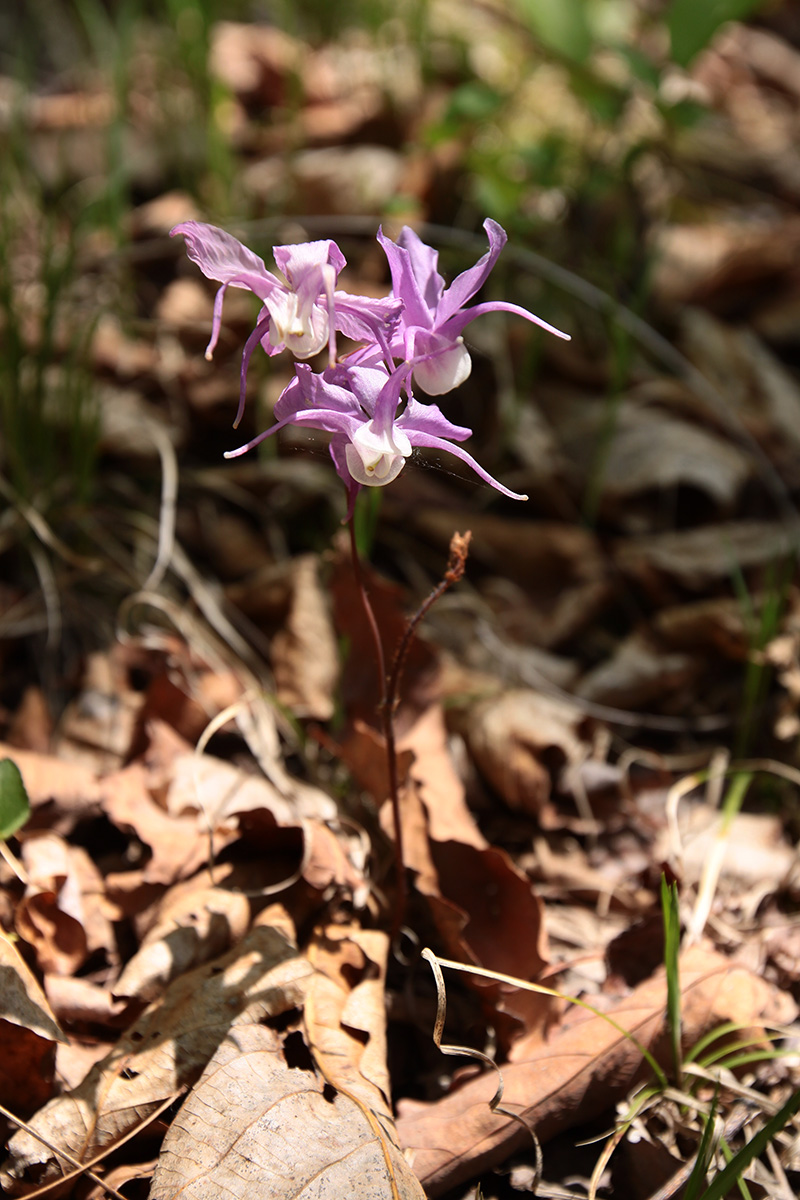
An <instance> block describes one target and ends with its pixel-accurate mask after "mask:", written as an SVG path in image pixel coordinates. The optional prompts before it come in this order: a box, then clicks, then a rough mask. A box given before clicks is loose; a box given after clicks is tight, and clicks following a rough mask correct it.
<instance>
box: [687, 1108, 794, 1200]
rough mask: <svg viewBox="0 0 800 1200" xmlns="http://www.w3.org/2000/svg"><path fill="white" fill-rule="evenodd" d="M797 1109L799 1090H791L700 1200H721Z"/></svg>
mask: <svg viewBox="0 0 800 1200" xmlns="http://www.w3.org/2000/svg"><path fill="white" fill-rule="evenodd" d="M798 1110H800V1090H798V1091H796V1092H793V1093H792V1095H791V1096H790V1097H789V1099H788V1100H787V1101H786V1103H785V1104H784V1105H783V1107H782V1108H780V1109H779V1110H778V1112H776V1113H775V1116H774V1117H771V1118H770V1119H769V1121H767V1123H766V1125H765V1126H764V1127H763V1129H759V1131H758V1133H757V1134H755V1136H754V1137H752V1138H751V1139H750V1141H749V1142H748V1143H747V1145H745V1146H742V1148H741V1150H739V1151H738V1153H736V1154H734V1156H733V1158H732V1159H731V1161H730V1162H729V1163H728V1165H727V1166H726V1167H723V1169H722V1170H721V1171H720V1173H719V1175H717V1177H716V1179H714V1180H712V1182H711V1184H710V1185H709V1186H708V1187H707V1188H706V1190H705V1191H704V1192H703V1195H702V1197H701V1200H723V1197H724V1196H725V1195H727V1192H728V1189H729V1188H731V1187H733V1185H734V1184H735V1183H736V1182H737V1181H738V1179H739V1176H740V1175H741V1174H743V1172H744V1170H745V1168H746V1167H748V1166H749V1165H750V1163H751V1162H752V1161H753V1159H754V1158H758V1156H759V1155H760V1154H763V1152H764V1150H765V1149H766V1147H767V1146H768V1145H769V1143H770V1142H771V1141H772V1139H773V1138H774V1137H775V1136H776V1135H777V1134H779V1133H780V1131H781V1130H782V1129H783V1127H784V1125H786V1124H787V1122H788V1121H790V1120H791V1119H792V1117H793V1116H794V1115H795V1113H796V1112H797V1111H798Z"/></svg>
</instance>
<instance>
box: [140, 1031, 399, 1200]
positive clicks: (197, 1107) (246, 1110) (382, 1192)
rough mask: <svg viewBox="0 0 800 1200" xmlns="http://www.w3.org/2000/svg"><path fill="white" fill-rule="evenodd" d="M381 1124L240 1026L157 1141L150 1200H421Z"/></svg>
mask: <svg viewBox="0 0 800 1200" xmlns="http://www.w3.org/2000/svg"><path fill="white" fill-rule="evenodd" d="M387 1126H389V1127H390V1123H389V1122H388V1121H383V1122H381V1123H378V1121H377V1119H374V1118H373V1120H369V1119H368V1117H367V1115H366V1114H365V1113H364V1111H363V1110H362V1109H361V1108H359V1107H358V1105H356V1104H355V1103H354V1102H353V1101H352V1100H351V1099H350V1098H349V1096H347V1095H346V1094H342V1093H335V1094H333V1095H331V1094H330V1093H329V1090H328V1089H327V1088H325V1087H323V1084H322V1081H321V1080H320V1079H318V1078H317V1076H316V1075H314V1074H313V1073H312V1072H310V1071H307V1070H303V1069H301V1068H300V1067H297V1066H294V1067H290V1066H289V1065H288V1064H287V1062H286V1059H285V1058H284V1056H283V1054H282V1053H281V1044H280V1040H279V1038H278V1036H277V1034H275V1033H274V1031H273V1030H271V1029H269V1028H266V1027H265V1026H263V1025H247V1026H241V1027H239V1028H237V1029H236V1030H234V1031H233V1032H232V1033H231V1035H230V1036H229V1037H228V1038H226V1039H225V1041H224V1042H223V1043H222V1045H221V1046H220V1047H219V1049H218V1051H217V1053H216V1055H215V1056H214V1059H213V1060H212V1062H211V1063H209V1066H208V1069H207V1070H206V1072H205V1075H204V1076H203V1078H202V1079H201V1080H200V1082H199V1084H198V1085H197V1086H196V1087H195V1089H194V1090H193V1092H192V1093H191V1095H190V1096H189V1097H188V1099H187V1100H186V1102H185V1103H184V1105H183V1107H182V1109H181V1111H180V1113H179V1115H178V1116H177V1117H176V1119H175V1121H174V1123H173V1125H172V1127H171V1129H170V1131H169V1132H168V1134H167V1136H166V1137H165V1139H164V1144H163V1148H162V1151H161V1158H160V1160H159V1163H158V1166H157V1168H156V1173H155V1176H154V1178H153V1187H152V1190H151V1193H150V1200H177V1197H179V1196H180V1197H181V1198H182V1200H212V1198H214V1200H216V1197H218V1196H219V1195H220V1193H221V1192H222V1191H224V1192H225V1193H226V1194H227V1195H229V1196H231V1197H233V1198H234V1200H245V1198H247V1200H285V1198H286V1197H287V1196H297V1197H299V1196H302V1197H303V1198H304V1200H324V1198H328V1197H334V1196H336V1197H342V1196H350V1195H353V1196H358V1197H359V1200H421V1198H422V1196H423V1192H422V1189H421V1188H420V1186H419V1184H418V1182H417V1180H416V1178H415V1176H414V1174H413V1172H412V1171H411V1169H410V1167H409V1166H408V1164H407V1163H406V1161H405V1159H404V1158H403V1155H402V1154H401V1152H400V1151H399V1149H398V1148H397V1146H396V1145H395V1144H394V1141H393V1139H392V1138H391V1137H390V1135H389V1131H388V1129H387Z"/></svg>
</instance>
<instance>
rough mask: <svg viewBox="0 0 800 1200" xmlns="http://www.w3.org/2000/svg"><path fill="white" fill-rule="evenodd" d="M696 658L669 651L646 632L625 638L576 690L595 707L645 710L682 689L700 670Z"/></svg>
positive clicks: (582, 680) (680, 692)
mask: <svg viewBox="0 0 800 1200" xmlns="http://www.w3.org/2000/svg"><path fill="white" fill-rule="evenodd" d="M702 666H703V663H702V660H701V659H699V658H698V656H697V655H696V654H695V655H691V654H684V653H681V652H680V651H677V650H668V649H665V648H664V647H662V646H660V645H659V644H658V642H657V640H656V639H655V638H654V637H652V636H650V635H649V634H647V633H646V632H643V631H639V630H637V631H636V632H635V633H632V634H631V635H630V636H629V637H626V638H624V639H623V640H622V641H621V642H620V643H619V645H618V646H617V647H616V648H615V650H614V652H613V654H612V655H611V657H610V658H608V659H606V661H605V662H602V663H599V664H598V665H597V666H596V667H595V668H594V669H593V670H591V671H589V672H588V673H587V674H586V675H584V677H583V678H582V679H581V681H580V683H579V684H578V685H577V687H576V689H575V691H576V692H577V694H578V695H579V696H582V697H583V698H584V699H585V700H589V701H592V702H593V703H595V704H610V705H614V706H615V707H617V708H628V709H631V708H646V707H647V706H648V705H650V704H657V703H658V702H659V701H663V700H664V699H666V698H667V697H671V696H674V695H675V694H676V693H677V694H678V695H681V694H682V692H683V690H684V689H686V688H687V687H688V686H690V685H691V684H692V683H693V682H695V681H696V680H697V677H698V675H699V674H700V672H701V670H702Z"/></svg>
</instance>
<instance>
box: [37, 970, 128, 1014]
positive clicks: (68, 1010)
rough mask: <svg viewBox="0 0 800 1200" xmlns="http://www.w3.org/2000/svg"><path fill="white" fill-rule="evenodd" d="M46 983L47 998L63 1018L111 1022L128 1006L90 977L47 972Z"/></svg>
mask: <svg viewBox="0 0 800 1200" xmlns="http://www.w3.org/2000/svg"><path fill="white" fill-rule="evenodd" d="M44 986H45V991H46V993H47V999H48V1000H49V1001H50V1004H51V1005H52V1007H53V1012H54V1013H56V1014H57V1016H58V1018H59V1020H60V1021H70V1022H73V1023H80V1024H83V1023H89V1024H92V1025H112V1024H114V1023H115V1022H117V1021H118V1018H119V1017H121V1016H122V1014H123V1013H124V1012H125V1009H126V1007H127V1006H126V1004H125V1003H124V1002H123V1001H122V1000H117V999H116V998H115V997H114V996H113V995H112V993H111V992H110V991H109V989H108V988H104V987H99V986H98V985H97V984H96V983H92V981H91V980H89V979H81V978H76V977H73V976H66V975H46V976H45V980H44Z"/></svg>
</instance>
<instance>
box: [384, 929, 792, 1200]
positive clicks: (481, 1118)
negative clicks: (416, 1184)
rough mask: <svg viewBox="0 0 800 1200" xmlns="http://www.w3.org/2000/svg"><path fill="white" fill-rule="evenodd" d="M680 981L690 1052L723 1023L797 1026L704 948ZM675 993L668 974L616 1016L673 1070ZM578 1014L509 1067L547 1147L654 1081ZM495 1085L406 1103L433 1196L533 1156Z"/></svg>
mask: <svg viewBox="0 0 800 1200" xmlns="http://www.w3.org/2000/svg"><path fill="white" fill-rule="evenodd" d="M680 978H681V996H682V1029H683V1037H684V1040H685V1043H686V1045H687V1046H688V1045H691V1044H693V1043H694V1042H696V1041H697V1040H698V1038H700V1037H701V1036H702V1034H703V1033H705V1032H706V1031H708V1030H709V1029H711V1028H713V1027H714V1026H715V1025H718V1024H721V1023H722V1022H723V1021H727V1020H734V1021H737V1022H741V1023H742V1024H743V1025H748V1024H751V1025H754V1026H757V1025H758V1024H759V1023H760V1022H761V1021H763V1020H771V1021H775V1020H778V1021H783V1020H786V1019H787V1018H788V1019H789V1020H791V1019H792V1018H793V1014H794V1013H796V1006H795V1005H794V1004H793V1002H792V1001H791V999H790V997H788V996H787V995H786V994H785V993H779V992H778V989H777V988H774V987H772V986H771V985H770V984H768V983H766V982H765V981H764V980H763V979H761V978H759V977H758V976H757V975H754V974H753V973H752V972H751V971H748V970H747V969H746V968H744V967H738V966H736V965H735V964H732V963H731V962H730V961H729V960H728V959H726V958H723V957H722V955H720V954H715V953H712V952H710V951H708V950H704V949H701V948H699V947H695V948H694V949H692V950H689V951H687V952H686V953H685V954H683V955H682V956H681V960H680ZM666 993H667V988H666V979H665V976H664V974H663V972H661V973H660V974H659V975H658V976H657V977H655V978H653V979H650V980H648V981H647V982H646V983H643V984H641V985H640V986H639V987H638V988H636V989H635V990H634V991H633V992H632V993H631V994H630V995H629V996H627V997H626V998H625V999H624V1000H622V1001H621V1002H620V1003H619V1004H617V1005H615V1006H614V1007H613V1008H611V1009H609V1013H608V1015H609V1016H610V1017H611V1018H613V1020H614V1021H616V1022H617V1024H618V1025H620V1026H621V1027H622V1029H624V1030H626V1031H627V1032H628V1033H630V1034H632V1035H633V1036H634V1037H636V1038H637V1039H638V1041H639V1042H640V1043H641V1044H642V1045H644V1046H645V1047H646V1048H647V1049H648V1050H650V1052H651V1053H653V1054H654V1055H655V1056H656V1058H658V1059H660V1060H661V1061H662V1062H664V1063H666V1062H667V1061H668V1060H669V1038H668V1035H667V1033H666V1025H665V1007H666V1000H667V994H666ZM787 1005H788V1006H787ZM576 1011H577V1015H576V1016H575V1018H574V1019H571V1020H568V1021H566V1022H565V1023H564V1025H563V1027H562V1028H561V1029H560V1030H559V1031H558V1033H557V1034H556V1035H555V1036H554V1037H552V1038H551V1039H550V1040H549V1041H548V1042H546V1043H544V1044H542V1043H541V1042H536V1041H535V1040H534V1039H523V1040H521V1041H520V1042H518V1043H517V1044H516V1045H515V1046H514V1048H513V1051H512V1060H513V1061H512V1062H510V1063H509V1064H507V1065H505V1066H504V1067H503V1078H504V1080H505V1096H504V1100H503V1104H504V1106H506V1107H508V1108H510V1109H511V1110H513V1111H514V1112H519V1113H520V1115H521V1116H522V1117H523V1118H524V1120H525V1121H526V1123H528V1124H530V1125H532V1126H533V1128H534V1129H535V1130H536V1133H537V1136H538V1138H539V1140H540V1141H541V1142H545V1141H547V1140H549V1139H550V1138H552V1137H554V1136H555V1134H557V1133H559V1132H560V1131H561V1130H564V1129H569V1128H571V1127H572V1126H574V1125H578V1124H580V1123H581V1122H584V1121H587V1120H590V1119H591V1118H593V1117H596V1116H598V1115H599V1114H600V1113H602V1112H603V1111H605V1110H607V1109H609V1108H612V1107H613V1106H614V1104H615V1103H616V1102H617V1101H618V1100H621V1099H622V1098H623V1097H624V1096H625V1095H626V1094H627V1092H628V1090H629V1089H630V1087H631V1086H632V1085H633V1083H634V1082H635V1081H636V1080H637V1079H639V1078H642V1077H643V1075H644V1066H643V1059H642V1055H641V1053H640V1051H639V1050H638V1049H637V1047H636V1045H635V1044H634V1043H633V1042H632V1041H630V1040H629V1039H628V1038H627V1037H625V1036H624V1035H623V1034H622V1033H619V1032H618V1031H617V1030H616V1029H614V1028H613V1027H612V1026H611V1025H609V1024H608V1022H607V1021H605V1020H604V1019H603V1018H602V1017H600V1016H594V1015H592V1014H589V1013H586V1012H585V1011H583V1010H576ZM495 1086H496V1082H495V1078H494V1077H493V1076H492V1077H491V1078H489V1079H487V1078H485V1077H483V1076H481V1077H479V1078H477V1079H472V1080H470V1081H469V1082H468V1083H466V1084H464V1086H463V1087H461V1088H460V1089H459V1090H458V1091H456V1092H454V1093H452V1094H451V1095H449V1096H445V1097H444V1098H443V1099H442V1100H439V1101H437V1102H436V1103H435V1104H420V1103H416V1102H406V1103H405V1104H401V1108H400V1117H399V1119H398V1123H397V1124H398V1131H399V1134H400V1141H401V1144H402V1145H403V1146H404V1147H405V1148H406V1151H407V1153H410V1154H411V1161H412V1164H413V1166H414V1170H415V1171H416V1173H417V1175H418V1176H419V1179H420V1181H421V1182H422V1184H423V1186H424V1188H425V1190H426V1193H427V1194H428V1195H429V1196H438V1195H440V1194H441V1193H442V1192H444V1191H446V1190H447V1189H448V1188H451V1187H454V1186H455V1185H456V1184H458V1183H461V1182H463V1181H464V1180H465V1179H468V1178H470V1176H472V1175H475V1174H477V1173H478V1172H479V1171H482V1170H485V1169H488V1168H490V1167H492V1166H493V1165H496V1164H498V1163H500V1162H503V1161H504V1160H505V1159H506V1158H507V1157H508V1156H509V1154H512V1153H514V1152H515V1151H516V1150H518V1149H520V1148H522V1147H524V1145H525V1142H526V1139H528V1137H529V1135H527V1134H526V1133H525V1131H524V1129H523V1128H521V1126H520V1125H519V1124H518V1123H517V1122H516V1121H512V1120H510V1119H508V1118H505V1117H500V1116H497V1115H496V1114H494V1113H493V1112H492V1111H491V1109H490V1108H489V1105H488V1103H487V1101H488V1100H489V1098H490V1097H491V1095H492V1093H493V1091H494V1088H495Z"/></svg>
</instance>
